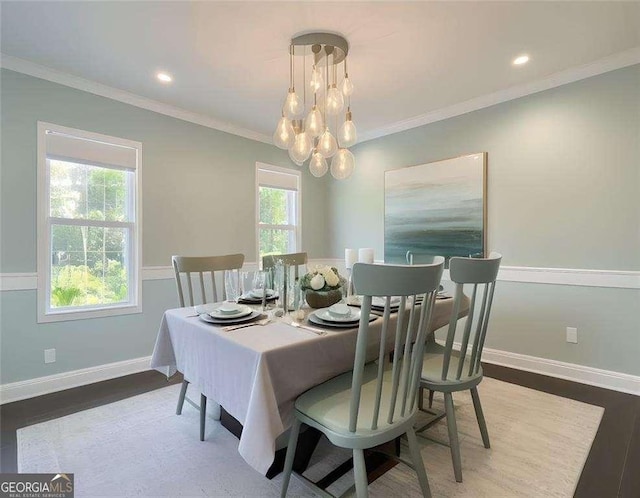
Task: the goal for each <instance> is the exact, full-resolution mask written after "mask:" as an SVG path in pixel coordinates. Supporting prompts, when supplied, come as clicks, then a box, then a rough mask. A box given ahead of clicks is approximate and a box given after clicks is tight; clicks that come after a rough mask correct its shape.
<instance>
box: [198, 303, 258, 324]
mask: <svg viewBox="0 0 640 498" xmlns="http://www.w3.org/2000/svg"><path fill="white" fill-rule="evenodd" d="M252 311H253V309H251V308H250V307H249V306H246V305H244V304H241V305H239V307H238V311H236V312H235V313H229V312H222V311H220V310H219V309H218V308H216V309H214V310H213V311H210V312H209V315H210V316H211V317H212V318H216V319H218V320H235V319H237V318H242V317H245V316H247V315H250V314H251V312H252Z"/></svg>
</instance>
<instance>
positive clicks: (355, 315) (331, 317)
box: [311, 308, 360, 323]
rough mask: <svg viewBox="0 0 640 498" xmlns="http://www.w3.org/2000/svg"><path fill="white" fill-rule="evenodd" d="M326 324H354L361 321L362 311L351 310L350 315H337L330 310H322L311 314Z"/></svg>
mask: <svg viewBox="0 0 640 498" xmlns="http://www.w3.org/2000/svg"><path fill="white" fill-rule="evenodd" d="M311 314H312V315H315V316H317V317H318V318H320V320H324V321H325V322H336V323H354V322H357V321H359V320H360V310H357V309H353V308H349V314H348V315H335V314H333V313H331V312H330V311H329V308H322V309H319V310H316V311H314V312H313V313H311Z"/></svg>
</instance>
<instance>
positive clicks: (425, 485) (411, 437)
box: [407, 427, 431, 498]
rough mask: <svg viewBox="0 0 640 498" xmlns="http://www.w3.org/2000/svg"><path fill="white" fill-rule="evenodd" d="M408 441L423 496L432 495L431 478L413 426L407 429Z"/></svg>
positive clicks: (427, 497) (425, 497) (426, 497)
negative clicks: (425, 466)
mask: <svg viewBox="0 0 640 498" xmlns="http://www.w3.org/2000/svg"><path fill="white" fill-rule="evenodd" d="M407 441H408V442H409V451H410V452H411V460H413V466H414V467H415V469H416V474H418V482H419V483H420V489H422V496H424V498H430V497H431V489H430V488H429V478H428V477H427V472H426V470H425V469H424V462H423V461H422V455H421V454H420V445H419V444H418V439H417V438H416V433H415V431H414V430H413V427H412V428H410V429H409V430H408V431H407Z"/></svg>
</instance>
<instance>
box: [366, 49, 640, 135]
mask: <svg viewBox="0 0 640 498" xmlns="http://www.w3.org/2000/svg"><path fill="white" fill-rule="evenodd" d="M634 64H640V47H635V48H632V49H630V50H626V51H624V52H619V53H617V54H613V55H610V56H609V57H605V58H603V59H599V60H597V61H594V62H590V63H588V64H584V65H582V66H576V67H572V68H569V69H565V70H564V71H560V72H558V73H554V74H552V75H550V76H547V77H545V78H542V79H539V80H536V81H532V82H530V83H524V84H522V85H517V86H512V87H510V88H506V89H504V90H499V91H497V92H494V93H490V94H488V95H482V96H480V97H477V98H474V99H470V100H466V101H464V102H460V103H458V104H454V105H452V106H449V107H444V108H442V109H437V110H435V111H431V112H428V113H426V114H420V115H418V116H415V117H413V118H409V119H405V120H402V121H398V122H396V123H393V124H391V125H388V126H382V127H380V128H376V129H375V130H372V131H368V132H364V133H362V134H359V135H360V137H359V140H358V143H362V142H366V141H368V140H373V139H375V138H380V137H384V136H386V135H392V134H394V133H399V132H401V131H406V130H410V129H412V128H418V127H419V126H424V125H427V124H430V123H435V122H436V121H442V120H445V119H449V118H453V117H456V116H460V115H462V114H467V113H469V112H473V111H478V110H480V109H484V108H486V107H491V106H493V105H496V104H501V103H503V102H508V101H510V100H515V99H519V98H520V97H526V96H527V95H532V94H534V93H538V92H543V91H545V90H549V89H551V88H556V87H559V86H562V85H566V84H567V83H573V82H575V81H580V80H583V79H586V78H590V77H592V76H597V75H599V74H604V73H608V72H609V71H615V70H616V69H622V68H623V67H627V66H633V65H634Z"/></svg>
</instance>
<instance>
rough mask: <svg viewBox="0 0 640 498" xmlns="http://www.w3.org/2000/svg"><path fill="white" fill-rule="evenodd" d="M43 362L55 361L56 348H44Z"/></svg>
mask: <svg viewBox="0 0 640 498" xmlns="http://www.w3.org/2000/svg"><path fill="white" fill-rule="evenodd" d="M44 362H45V363H55V362H56V350H55V349H45V350H44Z"/></svg>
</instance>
